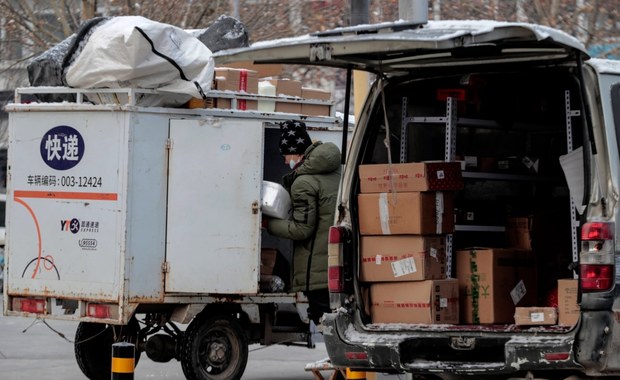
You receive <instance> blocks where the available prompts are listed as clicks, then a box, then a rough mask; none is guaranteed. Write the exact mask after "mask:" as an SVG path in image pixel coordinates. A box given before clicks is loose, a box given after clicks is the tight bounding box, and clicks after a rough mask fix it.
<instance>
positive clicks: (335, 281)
mask: <svg viewBox="0 0 620 380" xmlns="http://www.w3.org/2000/svg"><path fill="white" fill-rule="evenodd" d="M344 233H345V230H344V227H338V226H332V227H330V228H329V238H328V241H327V242H328V244H327V287H328V289H329V292H330V293H342V292H343V291H344V279H343V268H342V243H343V240H344V239H343V235H344Z"/></svg>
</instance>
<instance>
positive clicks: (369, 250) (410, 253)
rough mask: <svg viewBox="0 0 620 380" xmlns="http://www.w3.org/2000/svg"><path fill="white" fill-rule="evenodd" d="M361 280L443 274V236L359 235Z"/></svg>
mask: <svg viewBox="0 0 620 380" xmlns="http://www.w3.org/2000/svg"><path fill="white" fill-rule="evenodd" d="M360 260H361V263H360V279H361V280H362V281H375V282H379V281H417V280H430V279H443V278H445V277H446V252H445V238H444V237H443V236H432V237H431V236H418V235H397V236H362V239H361V255H360Z"/></svg>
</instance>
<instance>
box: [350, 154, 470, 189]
mask: <svg viewBox="0 0 620 380" xmlns="http://www.w3.org/2000/svg"><path fill="white" fill-rule="evenodd" d="M359 175H360V190H361V192H362V193H383V192H389V191H400V192H402V191H429V190H437V191H440V190H460V189H462V188H463V178H462V176H461V163H460V162H409V163H404V164H391V165H389V164H375V165H360V166H359Z"/></svg>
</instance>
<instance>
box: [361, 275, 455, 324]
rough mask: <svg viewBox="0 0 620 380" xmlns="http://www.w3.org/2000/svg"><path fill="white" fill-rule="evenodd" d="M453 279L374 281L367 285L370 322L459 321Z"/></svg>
mask: <svg viewBox="0 0 620 380" xmlns="http://www.w3.org/2000/svg"><path fill="white" fill-rule="evenodd" d="M458 296H459V294H458V282H457V280H455V279H445V280H426V281H405V282H378V283H373V284H371V286H370V299H371V307H370V314H371V318H372V322H373V323H425V324H444V323H445V324H457V323H459V319H458V317H459V310H458V308H459V302H458Z"/></svg>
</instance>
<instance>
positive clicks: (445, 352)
mask: <svg viewBox="0 0 620 380" xmlns="http://www.w3.org/2000/svg"><path fill="white" fill-rule="evenodd" d="M444 327H445V328H444ZM558 331H559V330H558ZM323 336H324V339H325V345H326V348H327V352H328V354H329V357H330V359H331V362H332V365H333V366H334V367H336V368H350V369H352V370H359V371H375V372H385V373H405V372H413V373H420V374H424V373H426V374H432V373H438V372H444V373H452V374H458V375H476V374H478V375H482V374H490V373H493V374H509V373H517V372H520V371H546V370H554V371H555V370H579V371H583V367H582V366H581V365H579V364H578V363H577V362H576V361H575V355H574V352H573V346H574V341H575V339H574V333H573V332H556V331H554V332H541V331H536V330H535V329H532V332H529V333H524V332H523V331H520V332H519V333H518V334H517V333H514V332H513V331H511V329H510V328H502V329H501V330H500V329H491V328H488V327H480V328H478V326H476V328H475V329H472V328H468V329H467V330H465V329H464V328H463V326H458V325H428V326H422V325H369V326H367V327H366V328H364V329H362V328H359V327H357V328H356V325H355V324H354V323H353V320H352V317H351V316H350V315H349V314H347V313H346V312H344V311H343V310H342V309H341V310H340V311H339V312H338V313H332V314H327V315H326V316H325V320H324V322H323Z"/></svg>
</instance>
